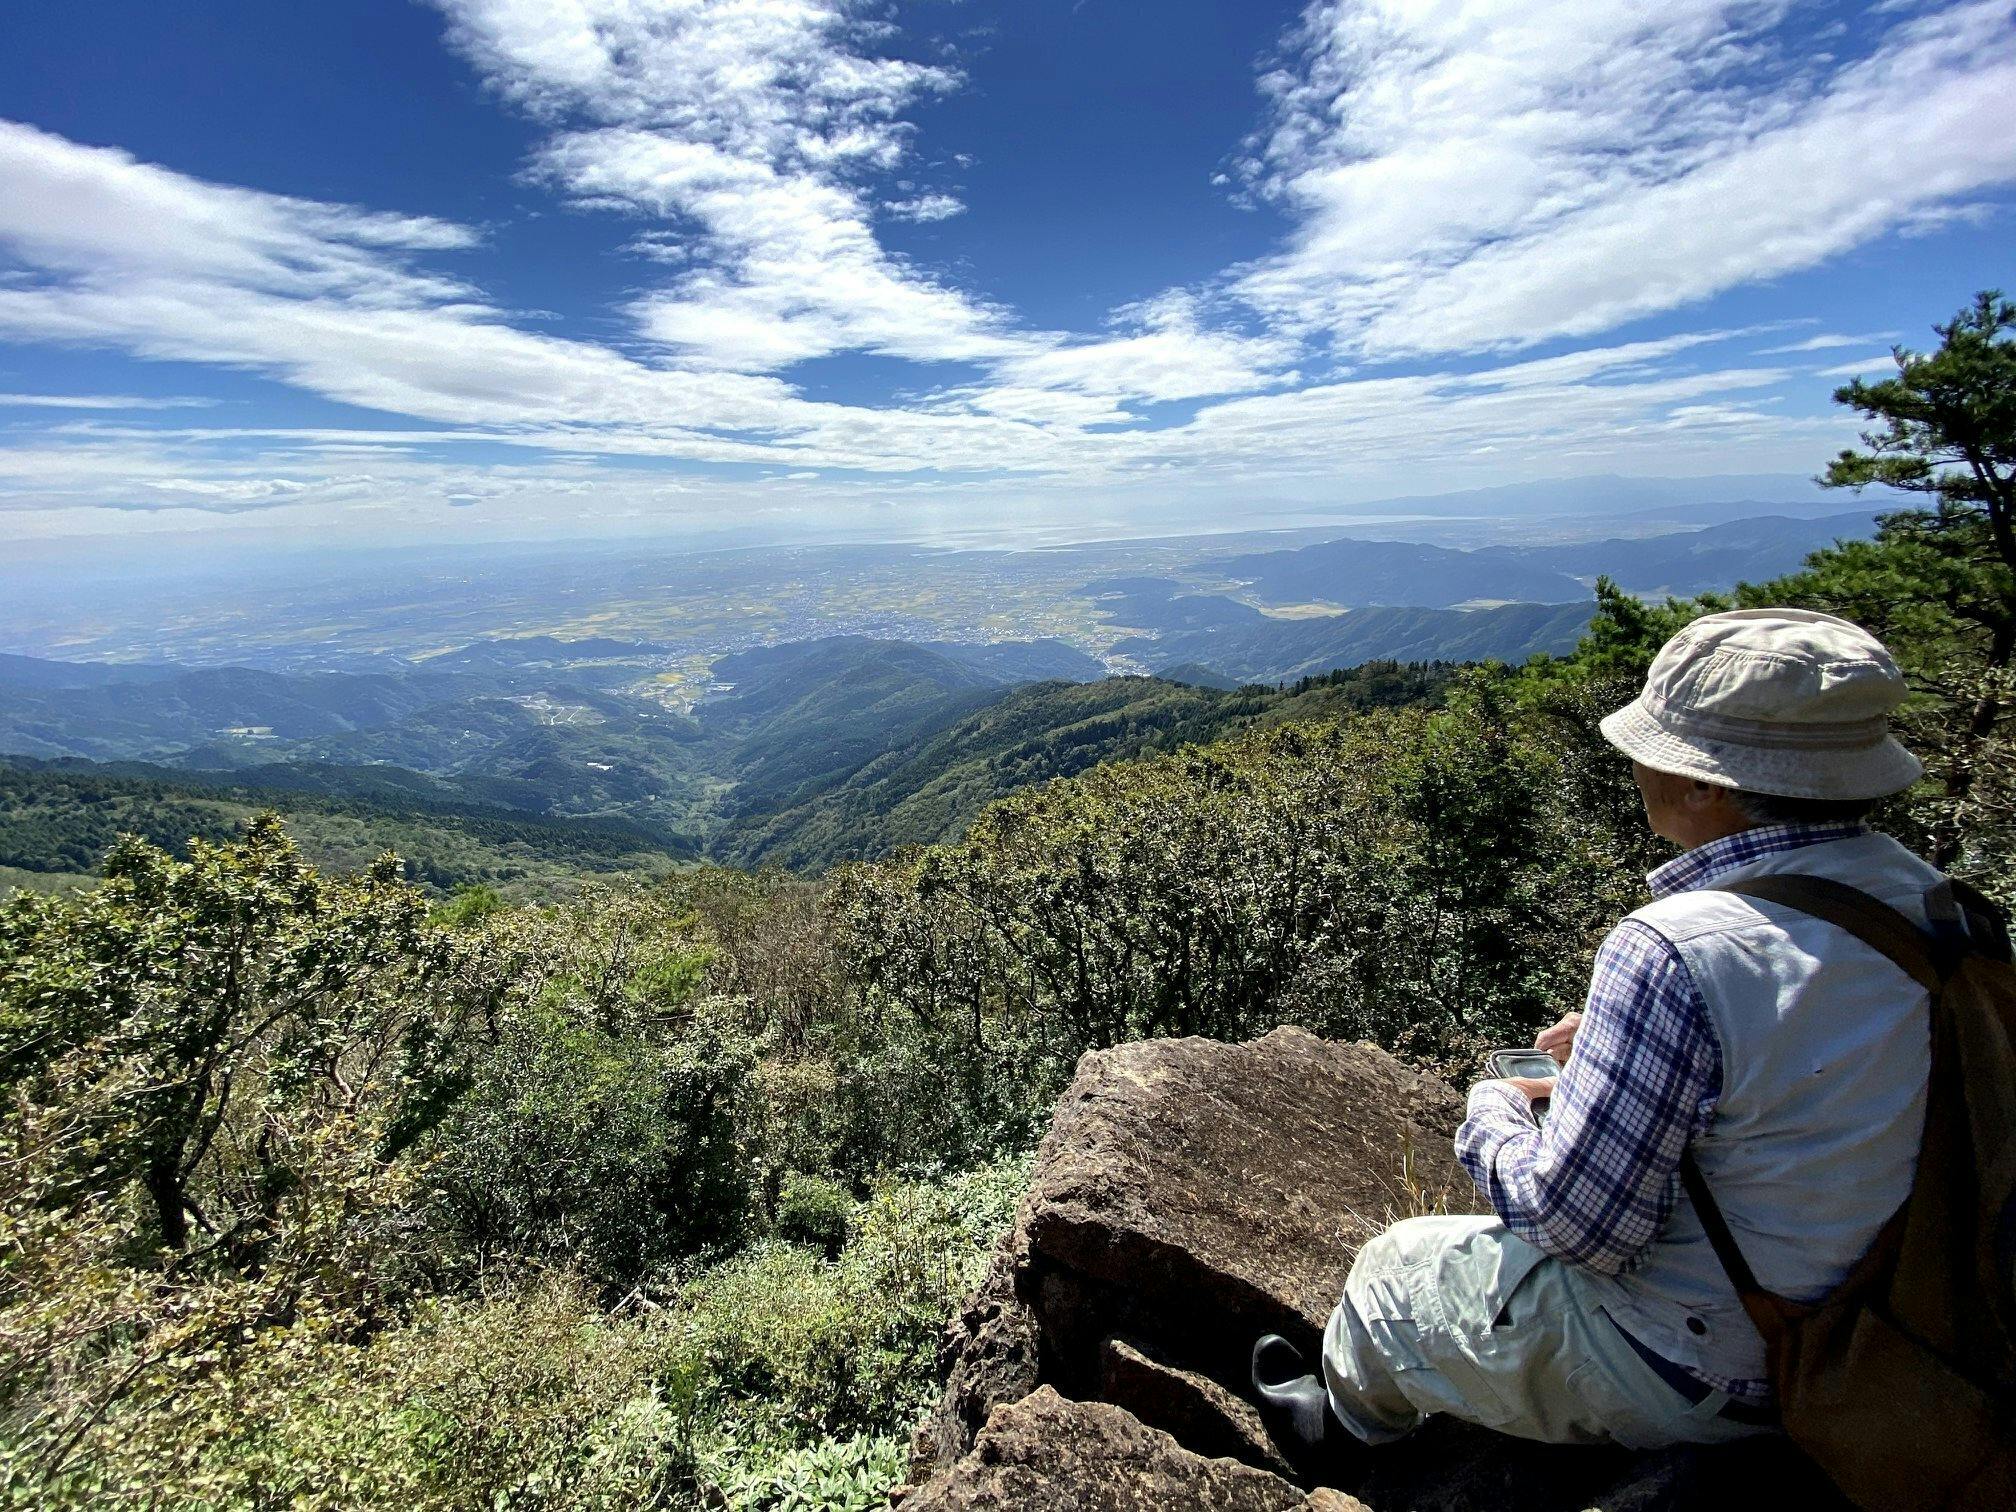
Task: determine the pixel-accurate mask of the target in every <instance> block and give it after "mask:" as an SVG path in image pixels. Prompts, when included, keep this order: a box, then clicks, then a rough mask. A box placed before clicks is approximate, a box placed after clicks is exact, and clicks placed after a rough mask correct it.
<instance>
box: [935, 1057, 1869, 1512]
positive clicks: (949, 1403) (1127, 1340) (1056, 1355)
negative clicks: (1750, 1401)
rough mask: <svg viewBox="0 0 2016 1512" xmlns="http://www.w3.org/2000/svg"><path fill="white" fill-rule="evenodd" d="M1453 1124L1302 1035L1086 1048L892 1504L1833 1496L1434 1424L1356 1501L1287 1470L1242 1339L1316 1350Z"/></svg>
mask: <svg viewBox="0 0 2016 1512" xmlns="http://www.w3.org/2000/svg"><path fill="white" fill-rule="evenodd" d="M1461 1116H1462V1103H1461V1099H1460V1098H1458V1097H1457V1095H1456V1094H1455V1093H1454V1092H1453V1091H1452V1090H1451V1089H1450V1088H1449V1087H1448V1086H1447V1085H1446V1084H1444V1083H1442V1082H1440V1081H1438V1080H1436V1079H1434V1078H1432V1077H1428V1076H1424V1075H1422V1074H1420V1073H1418V1072H1415V1071H1412V1070H1410V1069H1408V1068H1407V1067H1405V1066H1403V1065H1402V1064H1400V1063H1399V1062H1398V1061H1396V1060H1394V1059H1393V1058H1392V1057H1391V1056H1389V1055H1387V1054H1385V1053H1384V1052H1382V1051H1380V1050H1378V1049H1376V1048H1374V1047H1373V1046H1370V1045H1346V1044H1337V1043H1332V1042H1328V1041H1324V1040H1319V1039H1317V1038H1316V1037H1315V1036H1313V1035H1311V1034H1308V1033H1306V1032H1304V1031H1302V1030H1299V1029H1278V1030H1276V1031H1275V1032H1274V1033H1272V1034H1269V1035H1267V1036H1266V1037H1265V1038H1264V1039H1260V1040H1256V1041H1253V1042H1252V1043H1250V1044H1245V1045H1226V1044H1220V1043H1217V1042H1215V1041H1210V1040H1196V1039H1191V1040H1162V1041H1153V1042H1147V1043H1142V1044H1134V1045H1125V1046H1122V1047H1120V1048H1118V1049H1115V1050H1107V1051H1097V1052H1094V1053H1092V1054H1089V1055H1087V1056H1086V1057H1085V1058H1084V1059H1083V1060H1082V1061H1081V1062H1080V1063H1079V1067H1078V1074H1077V1076H1076V1078H1075V1079H1074V1080H1073V1082H1072V1084H1071V1087H1070V1089H1069V1091H1067V1092H1066V1094H1065V1095H1064V1097H1063V1099H1062V1100H1061V1102H1060V1103H1059V1104H1058V1108H1057V1113H1056V1116H1055V1118H1054V1120H1053V1122H1052V1125H1051V1129H1050V1133H1049V1136H1048V1137H1047V1138H1046V1139H1045V1141H1044V1143H1043V1147H1042V1149H1041V1151H1040V1152H1039V1154H1038V1157H1037V1162H1036V1167H1035V1171H1034V1173H1033V1175H1032V1178H1031V1182H1030V1189H1029V1193H1028V1195H1027V1197H1026V1198H1025V1199H1024V1201H1023V1204H1022V1208H1021V1211H1020V1214H1019V1216H1018V1219H1017V1222H1016V1225H1015V1228H1014V1230H1013V1232H1012V1233H1011V1234H1010V1235H1009V1237H1008V1239H1007V1240H1006V1241H1005V1243H1004V1245H1003V1247H1002V1250H1001V1252H1000V1253H999V1254H998V1255H997V1256H996V1257H995V1260H994V1263H993V1265H992V1267H991V1268H990V1270H989V1272H988V1274H987V1277H986V1279H985V1281H983V1283H982V1284H981V1286H980V1287H979V1288H978V1289H977V1290H976V1292H975V1293H974V1295H973V1297H972V1298H971V1299H970V1300H969V1301H968V1302H967V1304H966V1306H965V1307H964V1308H963V1309H962V1310H961V1312H960V1315H959V1316H958V1317H957V1318H956V1319H955V1320H954V1321H953V1324H952V1326H951V1328H950V1329H949V1330H948V1333H947V1338H946V1343H945V1347H944V1351H943V1354H942V1355H941V1360H940V1363H941V1366H942V1368H943V1371H944V1375H945V1382H946V1385H945V1392H944V1396H943V1398H942V1400H941V1401H940V1403H939V1406H938V1407H937V1409H936V1410H935V1411H934V1412H933V1413H932V1414H931V1415H930V1417H929V1418H927V1419H926V1421H925V1422H924V1423H923V1425H922V1426H921V1427H920V1428H919V1429H918V1432H917V1436H916V1439H915V1442H914V1444H913V1463H912V1472H911V1478H912V1482H913V1488H912V1489H911V1490H909V1491H908V1492H906V1493H904V1494H903V1499H902V1501H901V1505H902V1506H903V1508H904V1509H905V1512H917V1509H933V1512H935V1509H941V1508H944V1509H949V1508H967V1507H1023V1508H1031V1509H1042V1508H1048V1507H1058V1508H1062V1507H1078V1506H1085V1507H1115V1508H1124V1507H1135V1506H1140V1507H1150V1506H1153V1507H1185V1506H1200V1507H1201V1506H1208V1507H1225V1508H1246V1507H1252V1508H1275V1507H1284V1508H1285V1507H1294V1508H1304V1507H1317V1508H1324V1507H1327V1508H1330V1509H1333V1512H1339V1509H1344V1508H1349V1507H1354V1506H1359V1505H1363V1506H1365V1507H1368V1508H1370V1509H1372V1512H1386V1509H1388V1508H1393V1509H1398V1508H1403V1507H1404V1508H1407V1509H1410V1512H1430V1509H1440V1508H1448V1509H1452V1512H1453V1509H1456V1508H1464V1507H1473V1506H1481V1505H1490V1506H1492V1507H1493V1508H1494V1509H1504V1512H1581V1509H1599V1512H1663V1509H1673V1508H1681V1507H1691V1506H1695V1505H1700V1504H1705V1503H1708V1502H1711V1501H1714V1500H1718V1499H1719V1500H1725V1501H1728V1502H1730V1503H1731V1504H1733V1505H1739V1506H1740V1505H1750V1504H1754V1501H1755V1498H1756V1497H1757V1495H1758V1494H1759V1493H1760V1491H1764V1490H1767V1489H1768V1492H1769V1494H1771V1495H1773V1496H1774V1497H1775V1496H1780V1495H1782V1496H1787V1497H1797V1498H1798V1500H1799V1504H1800V1505H1802V1506H1808V1507H1814V1508H1819V1509H1833V1508H1836V1507H1839V1506H1840V1503H1838V1501H1836V1500H1835V1499H1834V1498H1833V1497H1832V1495H1831V1493H1830V1492H1829V1491H1828V1490H1827V1488H1826V1487H1825V1485H1824V1483H1823V1482H1821V1481H1820V1480H1819V1479H1818V1478H1817V1476H1815V1475H1814V1474H1813V1472H1811V1471H1810V1470H1809V1469H1808V1468H1806V1467H1805V1466H1804V1465H1803V1464H1801V1463H1799V1462H1798V1461H1797V1459H1796V1457H1795V1456H1793V1455H1792V1454H1791V1453H1790V1452H1789V1451H1787V1450H1786V1449H1784V1448H1783V1446H1782V1445H1780V1444H1777V1443H1775V1442H1768V1441H1767V1442H1764V1443H1761V1444H1757V1443H1753V1444H1750V1445H1744V1446H1740V1447H1737V1448H1734V1449H1721V1450H1713V1451H1707V1450H1670V1451H1662V1452H1660V1453H1657V1454H1629V1453H1626V1452H1624V1451H1621V1450H1599V1449H1564V1448H1552V1447H1547V1446H1541V1445H1533V1444H1524V1443H1520V1442H1518V1441H1515V1440H1510V1439H1505V1438H1502V1437H1499V1436H1497V1435H1493V1434H1488V1433H1484V1432H1482V1431H1481V1430H1477V1429H1473V1428H1470V1427H1468V1426H1467V1425H1464V1424H1460V1423H1454V1422H1447V1421H1436V1422H1432V1423H1430V1424H1429V1425H1428V1426H1427V1427H1425V1428H1424V1429H1423V1430H1422V1431H1421V1432H1420V1433H1418V1434H1416V1435H1414V1436H1413V1437H1412V1438H1410V1439H1408V1440H1406V1441H1404V1442H1403V1443H1401V1444H1398V1445H1394V1446H1390V1447H1388V1448H1385V1449H1382V1450H1381V1451H1379V1453H1378V1454H1377V1455H1376V1456H1367V1457H1366V1459H1365V1461H1364V1469H1363V1470H1362V1471H1361V1472H1360V1473H1359V1474H1358V1476H1357V1477H1356V1480H1357V1484H1354V1485H1352V1486H1349V1487H1348V1488H1345V1489H1346V1490H1348V1491H1349V1492H1350V1493H1351V1495H1350V1496H1347V1495H1345V1494H1343V1491H1340V1490H1337V1489H1321V1490H1314V1491H1312V1490H1310V1489H1309V1488H1308V1487H1307V1486H1305V1485H1298V1484H1297V1481H1296V1477H1295V1472H1294V1470H1293V1469H1292V1468H1291V1467H1292V1464H1293V1456H1292V1455H1291V1454H1290V1453H1289V1452H1288V1449H1287V1446H1284V1445H1283V1444H1281V1443H1278V1442H1276V1441H1275V1440H1274V1439H1273V1438H1272V1437H1270V1435H1269V1433H1268V1430H1267V1428H1266V1426H1265V1424H1264V1423H1263V1421H1262V1420H1261V1418H1260V1416H1259V1414H1258V1413H1257V1412H1255V1411H1254V1409H1253V1408H1252V1407H1251V1405H1249V1403H1248V1402H1247V1400H1246V1395H1245V1393H1246V1369H1247V1357H1248V1351H1249V1350H1250V1348H1251V1346H1252V1341H1253V1340H1254V1338H1256V1337H1257V1336H1258V1335H1260V1334H1261V1333H1266V1332H1275V1333H1281V1334H1284V1335H1286V1336H1287V1337H1288V1338H1289V1339H1291V1340H1292V1341H1294V1342H1295V1343H1296V1344H1298V1345H1300V1346H1301V1347H1303V1349H1304V1350H1305V1352H1307V1353H1309V1354H1310V1356H1311V1357H1312V1358H1313V1357H1314V1355H1315V1353H1316V1351H1317V1348H1318V1344H1319V1340H1320V1337H1321V1333H1322V1328H1323V1325H1324V1322H1325V1320H1326V1319H1327V1318H1328V1316H1329V1312H1330V1309H1331V1307H1332V1306H1333V1305H1334V1304H1335V1301H1336V1298H1337V1296H1338V1294H1339V1293H1340V1292H1341V1290H1342V1287H1343V1283H1344V1277H1345V1274H1346V1273H1347V1272H1348V1271H1349V1269H1350V1264H1351V1257H1352V1255H1353V1254H1354V1253H1355V1252H1356V1250H1357V1247H1358V1245H1359V1244H1361V1243H1362V1242H1364V1240H1365V1239H1367V1238H1368V1237H1370V1236H1371V1235H1373V1234H1375V1233H1378V1232H1379V1231H1380V1230H1382V1229H1384V1228H1385V1227H1386V1226H1387V1225H1388V1224H1389V1223H1391V1222H1393V1221H1394V1220H1395V1219H1398V1218H1402V1217H1406V1216H1409V1215H1410V1214H1414V1213H1420V1212H1429V1211H1456V1212H1463V1211H1474V1210H1475V1201H1476V1199H1475V1193H1474V1191H1473V1190H1472V1188H1471V1186H1470V1183H1469V1181H1468V1179H1467V1177H1465V1176H1464V1174H1463V1172H1462V1169H1461V1167H1460V1166H1458V1165H1457V1164H1456V1162H1455V1160H1454V1158H1453V1156H1452V1155H1451V1154H1450V1139H1449V1136H1450V1135H1451V1133H1453V1132H1454V1129H1455V1127H1456V1124H1457V1123H1458V1122H1459V1121H1460V1119H1461ZM1353 1497H1356V1498H1358V1500H1353V1499H1352V1498H1353Z"/></svg>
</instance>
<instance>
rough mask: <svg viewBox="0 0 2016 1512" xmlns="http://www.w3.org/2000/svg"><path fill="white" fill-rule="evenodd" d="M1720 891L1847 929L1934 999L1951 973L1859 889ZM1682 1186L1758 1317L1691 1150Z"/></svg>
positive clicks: (1779, 882)
mask: <svg viewBox="0 0 2016 1512" xmlns="http://www.w3.org/2000/svg"><path fill="white" fill-rule="evenodd" d="M1717 891H1720V892H1729V893H1737V894H1739V895H1741V896H1742V897H1746V898H1756V899H1757V900H1759V901H1760V902H1764V903H1776V904H1778V905H1780V906H1781V907H1784V908H1793V909H1797V910H1798V911H1799V912H1800V913H1803V914H1809V915H1811V916H1812V917H1813V918H1816V919H1820V920H1823V921H1824V922H1826V923H1829V924H1832V925H1834V926H1835V927H1836V928H1837V929H1844V930H1846V931H1847V932H1848V933H1849V934H1851V935H1853V936H1854V937H1855V938H1856V939H1858V940H1860V941H1861V942H1862V943H1863V944H1864V945H1867V946H1868V947H1869V948H1870V949H1871V950H1873V951H1875V952H1876V953H1877V954H1878V955H1881V956H1883V957H1885V958H1886V959H1887V960H1889V961H1890V963H1891V964H1892V965H1894V966H1896V968H1897V969H1898V970H1899V971H1902V972H1903V973H1904V974H1905V975H1906V976H1908V977H1910V978H1911V979H1912V980H1913V981H1915V982H1917V983H1918V985H1919V986H1921V987H1923V988H1924V989H1925V990H1926V991H1927V992H1929V993H1932V994H1933V995H1934V997H1935V998H1936V997H1937V995H1938V992H1939V988H1940V986H1941V985H1942V984H1943V982H1944V981H1945V978H1946V974H1947V972H1948V971H1949V970H1950V969H1951V961H1950V960H1949V959H1947V955H1948V953H1947V952H1946V951H1942V950H1940V949H1938V948H1937V947H1936V946H1935V944H1934V941H1933V938H1932V937H1931V936H1930V935H1927V934H1926V932H1925V931H1924V930H1922V929H1920V928H1919V927H1918V926H1917V925H1916V924H1914V923H1912V922H1911V920H1910V919H1909V918H1907V917H1905V915H1903V914H1901V913H1899V912H1898V911H1897V910H1896V909H1894V908H1892V907H1891V906H1890V905H1889V904H1888V903H1885V902H1882V901H1881V900H1880V899H1877V898H1872V897H1871V896H1870V895H1869V894H1868V893H1865V892H1863V891H1862V889H1860V888H1859V887H1850V886H1849V885H1848V884H1847V883H1845V882H1836V881H1835V880H1833V878H1831V877H1815V876H1802V875H1800V874H1799V873H1796V872H1776V873H1772V874H1770V875H1767V876H1762V877H1751V878H1748V879H1747V880H1745V881H1741V882H1731V883H1729V884H1727V885H1726V886H1724V887H1721V888H1719V889H1717ZM1963 948H1964V947H1963ZM1680 1184H1681V1186H1683V1187H1684V1188H1685V1189H1686V1192H1687V1198H1688V1200H1689V1201H1690V1202H1692V1203H1693V1204H1694V1212H1695V1215H1696V1216H1697V1217H1699V1218H1700V1220H1701V1228H1702V1230H1703V1232H1705V1233H1706V1234H1707V1236H1708V1243H1709V1245H1710V1246H1711V1247H1712V1248H1713V1249H1714V1251H1715V1257H1716V1258H1717V1259H1718V1260H1720V1261H1721V1262H1722V1268H1723V1269H1724V1270H1726V1271H1727V1272H1728V1273H1729V1279H1730V1280H1731V1281H1732V1282H1734V1283H1735V1285H1736V1295H1737V1296H1738V1297H1740V1298H1742V1299H1743V1302H1744V1306H1745V1307H1746V1309H1750V1310H1751V1311H1752V1316H1753V1317H1755V1316H1756V1311H1755V1308H1756V1303H1757V1301H1758V1300H1761V1299H1762V1298H1763V1297H1764V1296H1765V1295H1766V1294H1765V1292H1764V1289H1763V1288H1762V1287H1761V1286H1759V1285H1758V1284H1757V1273H1756V1272H1755V1271H1753V1270H1751V1269H1750V1262H1749V1261H1748V1260H1745V1259H1744V1258H1743V1251H1742V1248H1741V1247H1740V1246H1739V1245H1738V1244H1737V1243H1736V1236H1735V1235H1734V1234H1733V1233H1731V1232H1730V1230H1729V1222H1728V1220H1727V1219H1726V1218H1724V1217H1723V1216H1722V1209H1721V1207H1720V1205H1719V1204H1718V1203H1717V1202H1716V1201H1715V1194H1714V1193H1713V1192H1712V1191H1710V1190H1709V1189H1708V1178H1707V1177H1706V1176H1704V1175H1703V1174H1702V1172H1701V1167H1700V1165H1699V1164H1698V1163H1697V1162H1696V1161H1695V1159H1694V1151H1693V1150H1692V1149H1691V1148H1690V1149H1688V1150H1687V1151H1686V1152H1685V1153H1684V1154H1683V1155H1681V1157H1680ZM1760 1321H1761V1320H1760ZM1767 1337H1768V1335H1767Z"/></svg>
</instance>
